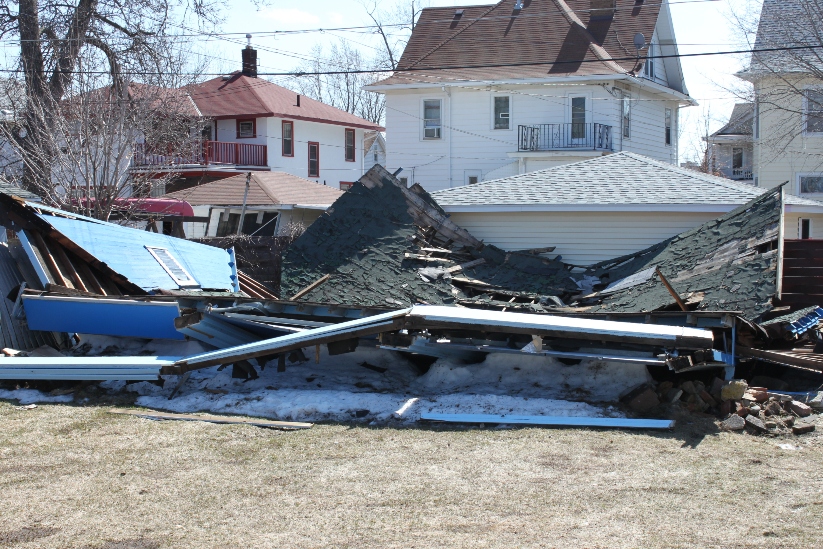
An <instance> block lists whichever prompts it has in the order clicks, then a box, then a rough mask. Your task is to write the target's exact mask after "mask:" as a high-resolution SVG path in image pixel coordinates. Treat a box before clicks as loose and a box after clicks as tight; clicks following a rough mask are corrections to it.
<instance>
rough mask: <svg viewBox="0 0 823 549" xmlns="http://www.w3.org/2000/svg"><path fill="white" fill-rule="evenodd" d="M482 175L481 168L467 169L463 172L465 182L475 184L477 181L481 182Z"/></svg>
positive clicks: (465, 183)
mask: <svg viewBox="0 0 823 549" xmlns="http://www.w3.org/2000/svg"><path fill="white" fill-rule="evenodd" d="M481 175H482V172H481V171H480V170H465V171H464V172H463V184H464V185H474V184H475V183H479V182H480V176H481Z"/></svg>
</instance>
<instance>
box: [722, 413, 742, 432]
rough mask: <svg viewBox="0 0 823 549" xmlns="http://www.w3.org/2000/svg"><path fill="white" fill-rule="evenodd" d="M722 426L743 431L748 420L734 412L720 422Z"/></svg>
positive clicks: (730, 429)
mask: <svg viewBox="0 0 823 549" xmlns="http://www.w3.org/2000/svg"><path fill="white" fill-rule="evenodd" d="M720 427H722V428H723V429H726V430H727V431H742V430H743V429H744V428H745V427H746V420H745V419H743V418H742V417H740V416H739V415H737V414H732V415H730V416H729V417H728V418H726V420H725V421H723V422H721V423H720Z"/></svg>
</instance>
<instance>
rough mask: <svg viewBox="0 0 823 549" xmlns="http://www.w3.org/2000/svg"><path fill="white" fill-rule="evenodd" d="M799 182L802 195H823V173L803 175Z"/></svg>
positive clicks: (798, 177) (799, 177) (798, 178)
mask: <svg viewBox="0 0 823 549" xmlns="http://www.w3.org/2000/svg"><path fill="white" fill-rule="evenodd" d="M797 180H798V184H799V187H800V193H801V194H811V193H823V173H801V174H798V176H797Z"/></svg>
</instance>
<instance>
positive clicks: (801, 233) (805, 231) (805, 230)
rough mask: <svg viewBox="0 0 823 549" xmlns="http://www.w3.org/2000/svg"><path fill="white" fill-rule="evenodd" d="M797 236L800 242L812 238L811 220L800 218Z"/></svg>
mask: <svg viewBox="0 0 823 549" xmlns="http://www.w3.org/2000/svg"><path fill="white" fill-rule="evenodd" d="M797 236H798V238H800V239H801V240H808V239H810V238H811V237H812V220H811V219H804V218H801V219H799V220H798V226H797Z"/></svg>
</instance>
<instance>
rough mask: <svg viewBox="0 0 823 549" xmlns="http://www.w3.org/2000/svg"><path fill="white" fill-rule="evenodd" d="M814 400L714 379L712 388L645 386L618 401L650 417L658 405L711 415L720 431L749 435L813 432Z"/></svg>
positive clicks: (675, 384) (696, 384)
mask: <svg viewBox="0 0 823 549" xmlns="http://www.w3.org/2000/svg"><path fill="white" fill-rule="evenodd" d="M818 400H820V399H819V398H818V399H814V400H813V401H811V402H810V403H809V404H811V406H810V405H809V404H806V403H803V402H800V401H798V400H795V399H794V398H793V397H792V396H790V395H785V394H782V393H779V392H772V391H769V390H768V389H766V388H763V387H750V386H749V384H748V383H747V382H746V381H744V380H732V381H723V380H721V379H719V378H714V379H713V380H712V383H711V385H708V386H707V385H706V384H704V383H703V382H701V381H691V380H688V381H681V382H672V381H663V382H660V383H654V382H651V383H645V384H643V385H640V386H638V387H635V388H634V389H632V390H631V391H629V392H628V393H626V394H625V395H623V396H622V397H621V402H623V403H624V404H625V405H626V406H627V407H628V408H630V409H631V410H633V411H635V412H637V413H649V412H651V411H653V410H654V409H656V408H658V407H659V406H661V405H665V404H669V405H674V406H680V407H682V408H685V409H686V410H688V411H690V412H700V413H712V414H714V415H717V416H719V417H720V418H723V421H722V422H721V424H720V425H721V427H722V428H723V429H726V430H729V431H746V432H749V433H751V434H761V433H772V434H786V433H793V434H795V435H802V434H804V433H809V432H811V431H814V428H815V427H814V423H813V422H814V420H815V417H816V416H815V415H814V413H815V412H818V413H819V412H823V409H821V407H820V406H816V404H819V403H818V402H817V401H818Z"/></svg>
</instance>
